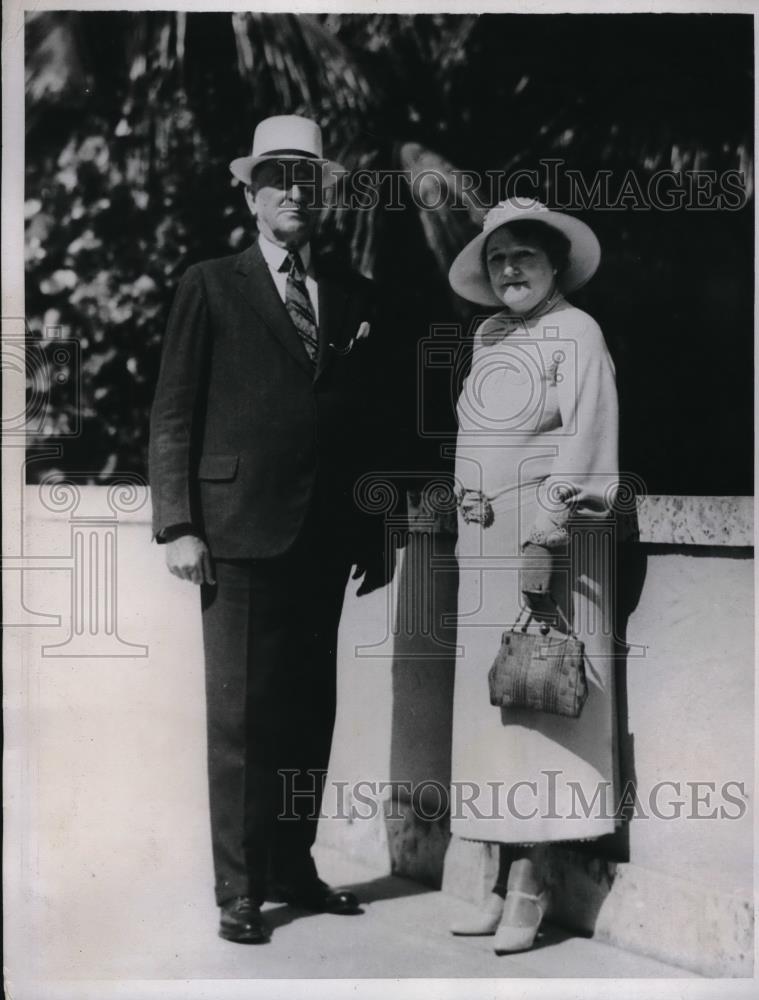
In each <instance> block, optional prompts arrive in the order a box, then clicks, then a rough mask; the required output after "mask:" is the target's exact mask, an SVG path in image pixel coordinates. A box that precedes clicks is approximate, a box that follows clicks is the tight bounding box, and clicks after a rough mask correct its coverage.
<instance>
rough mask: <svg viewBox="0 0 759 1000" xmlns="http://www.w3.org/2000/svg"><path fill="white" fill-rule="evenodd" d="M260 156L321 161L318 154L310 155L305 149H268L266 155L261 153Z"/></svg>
mask: <svg viewBox="0 0 759 1000" xmlns="http://www.w3.org/2000/svg"><path fill="white" fill-rule="evenodd" d="M259 156H299V157H300V158H301V159H303V160H319V159H321V157H320V156H317V155H316V153H309V152H307V151H306V150H305V149H267V150H266V152H265V153H259Z"/></svg>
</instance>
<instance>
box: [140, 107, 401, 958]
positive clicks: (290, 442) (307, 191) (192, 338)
mask: <svg viewBox="0 0 759 1000" xmlns="http://www.w3.org/2000/svg"><path fill="white" fill-rule="evenodd" d="M230 169H231V171H232V173H233V174H234V175H235V176H236V177H237V178H239V179H240V180H242V181H243V183H244V184H245V185H246V187H245V198H246V201H247V204H248V207H249V209H250V212H251V214H252V215H253V217H254V218H255V220H256V223H257V227H258V239H257V241H256V242H255V243H254V244H253V246H252V247H250V248H249V249H248V250H246V251H245V252H244V253H241V254H239V255H237V256H233V257H226V258H222V259H220V260H211V261H205V262H202V263H200V264H196V265H194V266H192V267H190V268H189V269H188V271H187V272H186V274H185V275H184V277H183V279H182V281H181V282H180V285H179V288H178V290H177V293H176V298H175V301H174V305H173V309H172V312H171V316H170V318H169V323H168V328H167V332H166V338H165V342H164V348H163V360H162V365H161V373H160V376H159V381H158V386H157V390H156V396H155V402H154V406H153V411H152V416H151V441H150V469H151V485H152V497H153V517H154V532H155V536H156V538H157V539H158V541H162V542H165V544H166V562H167V565H168V567H169V569H170V571H171V572H172V573H174V574H175V575H176V576H179V577H181V578H183V579H186V580H190V581H192V582H193V583H196V584H199V585H200V587H201V596H202V602H201V603H202V612H203V641H204V649H205V660H206V703H207V721H208V771H209V784H210V808H211V829H212V844H213V856H214V868H215V876H216V887H215V889H216V901H217V903H218V905H219V906H220V907H221V923H220V929H219V933H220V934H221V936H222V937H224V938H226V939H228V940H231V941H239V942H250V943H258V942H263V941H266V940H267V939H268V931H267V928H266V925H265V922H264V920H263V919H262V916H261V912H260V906H261V903H262V902H263V901H264V900H265V899H277V900H280V901H285V902H289V903H291V904H294V905H299V906H302V907H305V908H307V909H309V910H312V911H329V912H333V913H345V914H347V913H355V912H357V911H358V902H357V900H356V897H355V896H354V895H353V894H352V893H350V892H338V891H336V890H334V889H331V888H330V887H329V886H327V885H325V884H324V882H322V881H321V880H320V879H319V877H318V875H317V872H316V868H315V866H314V862H313V860H312V857H311V853H310V848H311V846H312V844H313V842H314V837H315V834H316V821H317V816H318V813H319V808H320V803H321V796H322V791H323V782H324V775H325V772H326V768H327V764H328V760H329V752H330V744H331V739H332V729H333V723H334V717H335V654H336V641H337V628H338V622H339V617H340V612H341V607H342V601H343V595H344V588H345V584H346V580H347V576H348V573H349V569H350V566H351V564H352V563H356V564H357V572H356V575H359V574H361V573H362V572H363V573H364V580H363V582H362V585H361V589H360V590H359V593H361V592H367V591H368V590H370V589H373V587H374V586H376V585H379V584H381V583H383V582H385V573H384V565H379V564H378V563H376V562H375V564H374V565H373V567H370V566H369V563H368V562H367V561H366V560H365V559H364V558H363V557H362V556H361V554H360V551H359V550H360V548H361V546H362V545H364V547H365V548H366V545H367V542H366V539H365V538H363V536H362V531H361V524H360V519H359V518H358V517H357V512H356V503H355V500H354V497H353V490H354V485H355V482H356V479H357V477H358V476H359V474H360V473H361V471H362V469H369V468H371V467H372V465H371V463H372V452H373V449H374V446H373V444H372V442H373V441H376V440H377V435H376V434H375V433H374V432H373V431H372V429H371V427H370V426H369V421H368V420H367V417H368V416H370V415H371V414H372V412H374V410H373V405H372V395H371V394H372V389H373V382H372V378H373V377H375V376H373V375H372V372H373V367H374V366H373V364H372V363H371V361H370V360H369V353H368V352H369V350H370V345H371V344H372V343H373V342H375V341H376V338H375V337H373V336H372V337H370V338H367V333H368V332H369V331H371V332H372V333H374V332H375V331H374V330H373V322H374V303H373V299H372V287H371V284H370V283H369V282H368V281H367V280H366V279H364V278H362V277H361V276H359V275H357V274H355V273H353V272H350V271H347V270H346V269H344V268H342V269H341V268H337V269H335V268H330V267H329V266H328V262H327V261H326V260H319V259H317V258H316V255H315V253H314V252H312V248H311V243H310V238H311V236H312V232H313V229H314V223H315V218H316V209H315V207H314V201H315V199H314V194H315V193H316V190H317V189H318V188H320V187H321V186H327V185H328V184H331V183H333V182H334V180H335V177H336V174H337V172H338V171H339V170H340V169H341V168H339V167H338V165H337V164H334V163H331V162H329V161H327V160H325V159H324V158H323V157H322V148H321V132H320V130H319V127H318V126H317V125H316V124H315V123H314V122H312V121H309V120H308V119H306V118H301V117H299V116H295V115H285V116H277V117H275V118H269V119H266V120H265V121H263V122H261V123H260V124H259V126H258V128H257V129H256V132H255V136H254V139H253V150H252V153H251V155H250V156H248V157H242V158H240V159H236V160H234V161H233V162H232V163H231V164H230ZM377 551H378V549H377V546H376V545H375V547H374V554H375V555H376V554H377Z"/></svg>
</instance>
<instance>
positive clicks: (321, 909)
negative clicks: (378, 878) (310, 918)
mask: <svg viewBox="0 0 759 1000" xmlns="http://www.w3.org/2000/svg"><path fill="white" fill-rule="evenodd" d="M268 898H269V899H273V900H275V901H276V902H280V903H289V904H290V906H299V907H301V908H302V909H304V910H311V911H312V912H313V913H340V914H343V915H344V916H349V915H351V914H354V913H360V912H361V909H360V907H359V902H358V899H357V898H356V896H354V895H353V893H352V892H346V891H345V890H344V889H332V888H330V886H328V885H327V884H326V883H325V882H322V881H321V879H316V880H315V881H312V882H306V883H299V884H297V885H285V884H283V883H281V882H280V883H278V884H277V885H275V886H274V887H273V891H272V893H271V894H270V895H269V897H268Z"/></svg>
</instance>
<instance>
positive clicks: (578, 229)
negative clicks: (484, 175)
mask: <svg viewBox="0 0 759 1000" xmlns="http://www.w3.org/2000/svg"><path fill="white" fill-rule="evenodd" d="M525 219H530V220H531V221H533V222H544V223H545V224H546V225H547V226H552V227H553V228H554V229H558V230H559V232H560V233H563V234H564V235H565V236H566V237H567V239H568V240H569V244H570V249H569V260H568V261H567V266H566V268H565V270H564V271H563V273H562V274H560V275H559V277H558V279H557V282H556V283H557V285H558V288H559V291H561V292H572V291H574V290H575V289H577V288H580V287H581V286H582V285H584V284H585V282H586V281H589V280H590V279H591V278H592V277H593V275H594V274H595V273H596V271H597V269H598V265H599V263H600V262H601V247H600V245H599V243H598V239H597V238H596V234H595V233H594V232H593V230H592V229H591V228H590V226H588V225H586V224H585V223H584V222H581V221H580V220H579V219H577V218H575V217H574V216H573V215H565V213H564V212H554V211H552V210H551V209H550V208H546V206H545V205H543V204H542V203H541V202H539V201H536V200H535V199H534V198H509V199H508V200H507V201H501V202H499V203H498V204H497V205H496V206H495V207H494V208H491V209H490V211H489V212H488V213H487V215H486V216H485V221H484V222H483V225H482V232H481V233H479V234H478V235H477V236H475V238H474V239H473V240H472V241H471V242H470V243H467V245H466V246H465V247H464V249H463V250H462V251H461V253H460V254H459V255H458V257H457V258H456V259H455V260H454V262H453V264H452V265H451V269H450V271H449V272H448V280H449V281H450V283H451V288H452V289H453V290H454V292H456V293H457V294H458V295H460V296H461V297H462V298H464V299H468V300H469V301H470V302H476V303H477V304H478V305H481V306H501V307H503V302H501V300H500V299H499V298H498V297H497V295H496V294H495V292H494V291H493V289H492V288H491V286H490V278H489V276H488V271H487V267H486V266H485V258H484V250H485V244H486V243H487V241H488V239H489V237H490V236H491V235H492V234H493V233H494V232H495V231H496V229H500V228H501V226H507V225H508V224H509V223H510V222H518V221H522V220H525Z"/></svg>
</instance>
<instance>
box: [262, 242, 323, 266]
mask: <svg viewBox="0 0 759 1000" xmlns="http://www.w3.org/2000/svg"><path fill="white" fill-rule="evenodd" d="M258 245H259V247H260V248H261V253H262V254H263V257H264V260H265V261H266V263H267V265H268V267H269V270H270V271H279V269H280V268H281V267H282V262H283V261H284V259H285V257H287V250H286V249H285V247H280V246H277V244H276V243H272V241H271V240H267V238H266V237H265V236H264V235H263V234H262V233H259V234H258ZM298 253H299V254H300V259H301V260H302V261H303V270H304V271H308V269H309V267H310V266H311V244H310V243H304V244H303V246H302V247H298Z"/></svg>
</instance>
